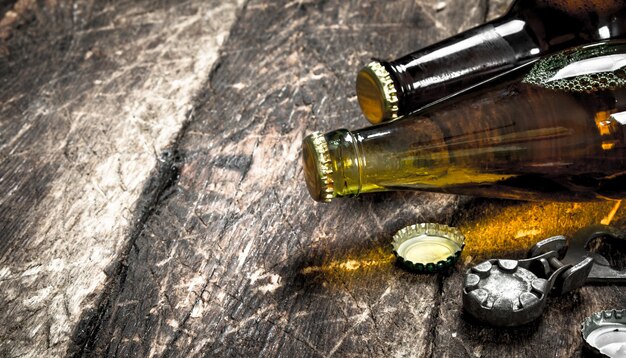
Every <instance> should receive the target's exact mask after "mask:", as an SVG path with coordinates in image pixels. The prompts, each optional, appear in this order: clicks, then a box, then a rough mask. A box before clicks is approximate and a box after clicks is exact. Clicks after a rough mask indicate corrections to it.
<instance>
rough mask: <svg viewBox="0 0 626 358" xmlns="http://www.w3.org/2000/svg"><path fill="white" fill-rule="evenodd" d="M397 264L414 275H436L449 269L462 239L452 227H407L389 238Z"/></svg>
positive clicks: (422, 225)
mask: <svg viewBox="0 0 626 358" xmlns="http://www.w3.org/2000/svg"><path fill="white" fill-rule="evenodd" d="M392 246H393V252H394V253H395V254H396V256H397V257H398V264H400V265H401V266H403V267H404V268H406V269H408V270H409V271H414V272H419V273H422V272H436V271H440V270H443V269H445V268H448V267H451V266H453V265H454V264H455V263H456V261H457V260H458V258H459V256H460V255H461V251H462V250H463V247H464V246H465V236H463V234H462V233H461V232H460V231H459V230H458V229H457V228H454V227H450V226H447V225H440V224H433V223H422V224H415V225H410V226H407V227H405V228H403V229H401V230H400V231H398V232H397V233H396V234H395V235H394V236H393V242H392Z"/></svg>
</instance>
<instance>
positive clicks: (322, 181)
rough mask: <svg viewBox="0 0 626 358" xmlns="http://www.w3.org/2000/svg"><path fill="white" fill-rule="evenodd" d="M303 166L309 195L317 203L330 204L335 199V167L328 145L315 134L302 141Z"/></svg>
mask: <svg viewBox="0 0 626 358" xmlns="http://www.w3.org/2000/svg"><path fill="white" fill-rule="evenodd" d="M302 162H303V163H302V164H303V166H304V177H305V180H306V186H307V189H308V190H309V194H311V196H312V197H313V199H315V200H317V201H323V202H330V200H331V199H332V198H333V179H332V177H331V175H332V173H333V167H332V165H331V160H330V154H329V151H328V143H327V142H326V139H325V138H324V136H323V135H322V134H321V133H319V132H315V133H312V134H311V135H309V136H307V137H306V138H304V140H303V141H302Z"/></svg>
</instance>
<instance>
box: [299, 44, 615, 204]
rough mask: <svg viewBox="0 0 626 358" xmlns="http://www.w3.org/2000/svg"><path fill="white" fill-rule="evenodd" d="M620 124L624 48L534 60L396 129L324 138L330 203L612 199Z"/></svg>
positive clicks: (342, 132)
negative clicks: (427, 196) (394, 193)
mask: <svg viewBox="0 0 626 358" xmlns="http://www.w3.org/2000/svg"><path fill="white" fill-rule="evenodd" d="M625 125H626V43H623V42H611V43H600V44H594V45H589V46H585V47H580V48H576V49H572V50H568V51H565V52H562V53H559V54H555V55H553V56H550V57H547V58H544V59H541V60H537V61H533V62H531V63H528V64H525V65H522V66H520V67H518V68H516V69H514V70H511V71H509V72H507V73H505V74H502V75H499V76H497V77H495V78H493V79H491V80H489V81H486V82H483V83H482V84H480V85H477V86H475V87H474V88H470V89H467V90H465V91H463V92H460V93H458V94H456V95H454V96H452V97H450V98H448V99H446V100H444V101H441V102H439V103H436V104H433V105H431V106H428V107H426V108H424V109H423V110H420V111H418V112H416V113H414V114H411V115H409V116H405V117H403V118H400V119H398V120H396V121H393V122H388V123H384V124H381V125H378V126H373V127H368V128H364V129H361V130H357V131H353V132H350V131H347V130H339V131H334V132H329V133H327V134H325V135H324V139H325V141H326V143H327V146H328V157H329V163H330V166H329V172H330V173H331V175H330V176H329V177H330V179H331V181H332V186H333V187H332V192H333V197H342V196H353V195H357V194H359V193H365V192H374V191H387V190H407V189H414V190H428V191H438V192H450V193H459V194H469V195H479V196H487V197H500V198H512V199H526V200H544V199H550V200H595V199H621V198H624V197H626V137H625V135H626V130H625V128H624V126H625ZM305 141H306V140H305ZM305 151H306V150H305ZM306 156H307V154H306V153H305V157H306ZM308 168H310V166H307V165H305V170H307V171H308ZM311 193H312V194H314V193H313V192H311ZM313 196H314V197H315V195H313Z"/></svg>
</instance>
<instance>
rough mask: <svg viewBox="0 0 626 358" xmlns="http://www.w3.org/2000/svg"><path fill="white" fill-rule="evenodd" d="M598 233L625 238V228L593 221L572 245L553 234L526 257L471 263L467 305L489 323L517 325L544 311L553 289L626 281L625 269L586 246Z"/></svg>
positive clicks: (465, 293) (466, 285)
mask: <svg viewBox="0 0 626 358" xmlns="http://www.w3.org/2000/svg"><path fill="white" fill-rule="evenodd" d="M599 237H605V238H612V239H619V240H626V232H625V231H622V230H618V229H616V228H613V227H610V226H606V225H594V226H589V227H586V228H583V229H581V230H579V231H578V232H576V233H575V234H574V236H573V237H572V240H571V242H570V244H569V245H568V244H567V239H566V238H565V237H564V236H554V237H551V238H548V239H545V240H542V241H540V242H538V243H537V244H535V246H533V247H532V248H531V249H530V251H529V253H528V257H529V258H527V259H524V260H498V259H491V260H488V261H485V262H483V263H481V264H478V265H476V266H474V267H472V268H470V269H469V270H468V271H467V273H466V274H465V281H464V284H463V307H464V308H465V310H466V311H467V312H468V313H469V314H471V315H472V316H474V317H475V318H477V319H478V320H481V321H483V322H486V323H488V324H491V325H494V326H518V325H522V324H525V323H528V322H531V321H533V320H535V319H537V318H539V317H540V316H541V314H542V313H543V310H544V308H545V306H546V304H547V296H548V295H549V294H550V292H554V293H556V294H562V293H566V292H570V291H572V290H575V289H577V288H580V287H582V286H583V285H584V284H585V283H626V270H624V271H618V270H615V269H613V268H611V267H610V265H609V263H608V261H606V259H604V257H602V256H600V255H598V254H595V253H592V252H589V251H588V250H587V248H586V247H587V245H588V244H589V242H591V241H592V240H594V239H596V238H599Z"/></svg>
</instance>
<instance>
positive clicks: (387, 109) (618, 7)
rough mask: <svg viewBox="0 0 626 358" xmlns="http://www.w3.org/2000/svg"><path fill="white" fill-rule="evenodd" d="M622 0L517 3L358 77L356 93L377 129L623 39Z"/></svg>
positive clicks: (624, 11)
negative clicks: (480, 86) (484, 84)
mask: <svg viewBox="0 0 626 358" xmlns="http://www.w3.org/2000/svg"><path fill="white" fill-rule="evenodd" d="M625 18H626V4H625V3H624V1H623V0H620V1H606V0H517V1H515V3H514V4H513V5H512V7H511V9H510V10H509V12H508V13H507V14H506V15H505V16H503V17H501V18H498V19H495V20H493V21H491V22H488V23H486V24H483V25H481V26H478V27H475V28H473V29H469V30H467V31H465V32H463V33H460V34H458V35H456V36H453V37H451V38H448V39H446V40H443V41H440V42H438V43H435V44H432V45H430V46H427V47H425V48H423V49H420V50H418V51H415V52H413V53H410V54H408V55H406V56H402V57H400V58H398V59H395V60H393V61H374V62H372V63H370V64H369V65H367V66H365V67H364V68H363V69H362V70H361V71H360V72H359V74H358V76H357V81H356V92H357V98H358V101H359V105H360V107H361V110H362V112H363V114H364V116H365V117H366V118H367V119H368V120H369V121H370V122H371V123H374V124H377V123H380V122H384V121H388V120H392V119H395V118H397V117H398V116H403V115H406V114H409V113H411V112H413V111H415V110H418V109H419V108H421V107H422V106H424V105H426V104H428V103H431V102H432V101H434V100H436V99H438V98H441V97H442V96H444V95H449V94H452V93H455V92H457V91H460V90H462V89H464V88H467V87H469V86H471V85H475V84H477V83H479V82H480V81H483V80H486V79H487V78H489V77H492V76H494V75H496V74H498V73H502V72H504V71H507V70H510V69H512V68H514V67H516V66H519V65H521V64H524V63H526V62H528V61H530V60H532V59H534V58H537V57H539V56H543V55H546V54H550V53H553V52H555V51H558V50H561V49H564V48H569V47H573V46H577V45H582V44H585V43H590V42H595V41H602V40H606V39H614V38H618V37H624V35H626V23H625Z"/></svg>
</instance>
